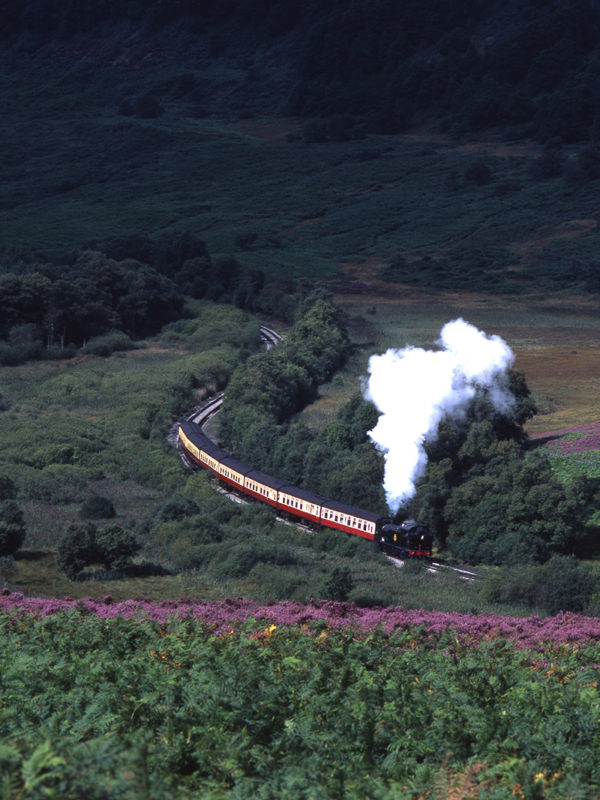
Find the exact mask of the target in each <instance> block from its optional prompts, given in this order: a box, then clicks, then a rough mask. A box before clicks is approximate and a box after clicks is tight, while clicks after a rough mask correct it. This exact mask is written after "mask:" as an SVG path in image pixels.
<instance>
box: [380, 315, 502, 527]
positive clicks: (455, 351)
mask: <svg viewBox="0 0 600 800" xmlns="http://www.w3.org/2000/svg"><path fill="white" fill-rule="evenodd" d="M437 344H439V345H440V346H441V348H442V349H440V350H435V351H433V350H423V349H422V348H420V347H410V346H409V347H405V348H404V349H403V350H393V349H392V350H388V351H387V352H386V353H384V354H383V355H374V356H371V358H370V359H369V379H368V383H367V385H366V387H365V396H366V398H367V399H368V400H371V401H372V402H373V403H374V404H375V406H376V407H377V409H378V410H379V411H380V412H381V416H380V417H379V420H378V422H377V425H376V426H375V427H374V428H373V430H372V431H369V436H370V438H371V439H372V440H373V442H375V444H376V445H377V447H378V448H379V449H380V450H382V451H383V452H384V453H385V476H384V482H383V488H384V490H385V493H386V499H387V503H388V506H389V508H390V511H391V512H392V513H396V511H398V509H399V507H400V505H401V504H402V502H403V501H405V500H408V499H409V498H410V497H412V495H413V494H414V493H415V481H417V480H418V479H419V478H420V477H421V476H422V475H423V473H424V471H425V467H426V465H427V456H426V454H425V450H424V448H423V443H424V442H425V441H427V440H429V441H431V440H434V439H435V437H436V436H437V430H438V426H439V424H440V421H441V420H442V418H443V417H444V416H446V415H447V414H448V415H450V416H452V417H454V418H460V417H461V416H462V415H463V414H464V413H465V411H466V409H467V406H468V403H469V401H470V400H471V399H472V398H473V396H474V395H475V391H476V387H477V386H483V387H485V388H487V389H488V390H489V396H490V399H491V401H492V403H493V404H494V406H495V407H496V408H497V409H498V410H500V411H508V410H509V409H510V407H511V405H512V404H513V402H514V398H513V396H512V394H511V393H510V392H509V391H508V389H507V388H506V371H507V369H508V368H509V367H510V366H512V364H513V361H514V355H513V352H512V350H511V349H510V347H509V346H508V345H507V344H506V342H505V341H504V340H503V339H501V338H500V337H499V336H486V334H485V333H483V332H482V331H480V330H478V329H477V328H476V327H475V326H474V325H470V324H469V323H468V322H465V321H464V320H463V319H456V320H454V321H452V322H448V323H447V324H446V325H444V327H443V328H442V331H441V334H440V338H439V340H438V342H437Z"/></svg>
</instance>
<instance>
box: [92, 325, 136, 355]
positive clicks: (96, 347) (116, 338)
mask: <svg viewBox="0 0 600 800" xmlns="http://www.w3.org/2000/svg"><path fill="white" fill-rule="evenodd" d="M134 349H135V344H134V343H133V342H132V341H131V339H130V338H129V336H127V334H126V333H123V331H111V332H110V333H107V334H105V335H104V336H95V337H94V338H93V339H90V340H89V342H87V344H86V345H85V347H84V348H83V352H84V353H89V354H90V355H93V356H102V357H104V358H106V357H107V356H110V355H111V354H112V353H116V352H122V351H123V350H134Z"/></svg>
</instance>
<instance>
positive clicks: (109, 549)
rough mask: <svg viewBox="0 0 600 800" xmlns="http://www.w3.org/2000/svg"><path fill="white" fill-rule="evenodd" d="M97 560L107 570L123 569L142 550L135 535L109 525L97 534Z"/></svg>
mask: <svg viewBox="0 0 600 800" xmlns="http://www.w3.org/2000/svg"><path fill="white" fill-rule="evenodd" d="M95 544H96V550H97V558H98V560H99V561H100V562H101V563H102V564H104V566H105V567H106V569H107V570H108V569H123V567H125V566H126V565H127V564H128V562H129V560H130V559H131V558H133V556H135V555H137V554H138V553H139V551H140V550H141V547H142V546H141V544H140V543H139V542H138V541H137V539H136V538H135V536H134V535H133V533H131V532H130V531H126V530H125V529H124V528H122V527H121V526H120V525H107V526H106V527H105V528H101V529H100V530H99V531H98V532H97V533H96V538H95Z"/></svg>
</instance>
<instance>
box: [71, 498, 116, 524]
mask: <svg viewBox="0 0 600 800" xmlns="http://www.w3.org/2000/svg"><path fill="white" fill-rule="evenodd" d="M116 515H117V512H116V511H115V507H114V505H113V504H112V502H111V501H110V500H109V499H108V497H102V496H101V495H98V494H94V495H92V496H91V497H88V498H87V499H86V500H84V501H83V503H82V504H81V507H80V509H79V516H80V517H81V519H110V518H112V517H115V516H116Z"/></svg>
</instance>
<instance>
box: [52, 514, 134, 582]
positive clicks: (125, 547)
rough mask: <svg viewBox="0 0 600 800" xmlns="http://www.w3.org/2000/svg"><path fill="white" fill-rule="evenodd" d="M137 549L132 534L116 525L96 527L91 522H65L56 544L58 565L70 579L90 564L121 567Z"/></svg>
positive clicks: (107, 567) (110, 567)
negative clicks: (63, 530) (65, 528)
mask: <svg viewBox="0 0 600 800" xmlns="http://www.w3.org/2000/svg"><path fill="white" fill-rule="evenodd" d="M140 549H141V545H140V543H139V542H138V541H137V539H136V538H135V536H134V535H133V534H132V533H130V532H129V531H126V530H125V529H124V528H121V527H120V526H119V525H109V526H107V527H105V528H101V529H100V530H97V529H96V526H95V525H93V524H92V523H91V522H82V523H74V524H72V525H69V527H68V528H67V530H66V532H65V534H64V535H63V537H62V539H61V540H60V542H59V545H58V566H59V568H60V569H61V570H62V571H63V572H64V573H65V575H67V576H68V577H69V578H70V579H71V580H74V579H75V578H76V577H77V576H78V575H79V573H80V572H81V571H82V570H83V569H85V567H89V566H91V565H92V564H102V565H103V566H104V568H105V569H106V570H111V569H117V570H119V569H122V568H123V567H124V566H126V565H127V563H128V562H129V560H130V558H132V557H133V556H134V555H136V554H137V553H138V552H139V551H140Z"/></svg>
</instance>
